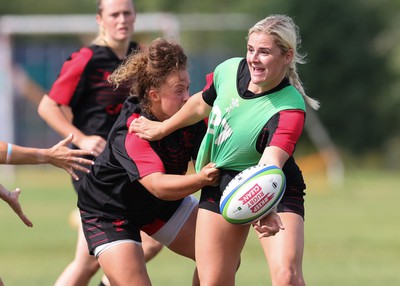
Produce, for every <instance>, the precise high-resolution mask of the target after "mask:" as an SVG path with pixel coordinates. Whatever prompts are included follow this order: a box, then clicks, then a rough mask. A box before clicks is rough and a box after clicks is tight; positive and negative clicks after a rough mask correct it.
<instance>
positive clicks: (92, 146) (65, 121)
mask: <svg viewBox="0 0 400 286" xmlns="http://www.w3.org/2000/svg"><path fill="white" fill-rule="evenodd" d="M38 113H39V115H40V116H41V117H42V118H43V120H44V121H46V123H47V124H48V125H49V126H50V127H51V128H52V129H53V130H54V131H56V132H57V133H58V134H60V135H61V136H62V137H67V136H68V134H71V133H72V134H74V137H73V140H72V143H73V144H74V145H76V146H78V147H79V148H80V149H82V150H88V151H91V152H93V155H94V156H97V155H99V154H100V153H101V152H103V150H104V147H105V145H106V140H104V138H102V137H101V136H97V135H91V136H87V135H85V134H84V133H83V132H81V131H80V130H79V129H78V128H76V127H75V126H74V125H73V124H72V113H71V111H70V110H69V109H68V107H66V106H61V105H60V104H58V103H57V102H56V101H54V100H53V99H52V98H50V97H49V96H48V95H47V94H45V95H44V96H43V98H42V101H41V102H40V104H39V107H38Z"/></svg>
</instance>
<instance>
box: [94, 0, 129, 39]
mask: <svg viewBox="0 0 400 286" xmlns="http://www.w3.org/2000/svg"><path fill="white" fill-rule="evenodd" d="M135 19H136V12H135V10H134V7H133V4H132V1H131V0H103V1H101V10H100V11H99V14H97V16H96V21H97V24H98V25H99V26H100V27H102V29H103V31H104V38H105V40H106V41H107V42H110V43H112V42H126V41H129V40H130V37H131V35H132V33H133V24H134V22H135Z"/></svg>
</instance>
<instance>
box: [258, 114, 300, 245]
mask: <svg viewBox="0 0 400 286" xmlns="http://www.w3.org/2000/svg"><path fill="white" fill-rule="evenodd" d="M304 119H305V114H304V112H303V111H302V110H283V111H281V112H279V114H276V115H275V116H274V117H273V118H272V119H271V120H270V121H269V122H268V124H267V129H268V130H269V138H268V142H267V147H265V149H264V152H263V154H262V156H261V159H260V161H259V164H273V165H275V166H278V167H279V168H283V166H284V165H285V163H286V161H287V159H289V157H290V156H292V155H293V152H294V148H295V146H296V143H297V141H298V139H299V138H300V135H301V133H302V130H303V127H304ZM253 226H254V229H255V230H256V231H257V233H258V237H259V238H262V237H268V236H271V235H275V234H276V233H278V232H279V231H280V230H282V229H284V226H283V224H282V221H281V219H280V217H279V215H278V214H277V213H276V210H275V211H273V212H271V213H270V214H269V215H268V216H266V217H264V218H263V219H261V220H260V222H258V223H256V224H253Z"/></svg>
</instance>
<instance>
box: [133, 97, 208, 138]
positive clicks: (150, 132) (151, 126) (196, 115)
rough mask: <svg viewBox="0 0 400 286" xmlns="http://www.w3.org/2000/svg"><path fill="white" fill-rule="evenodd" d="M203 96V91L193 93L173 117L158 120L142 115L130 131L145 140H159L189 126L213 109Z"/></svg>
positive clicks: (206, 115)
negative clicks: (151, 119)
mask: <svg viewBox="0 0 400 286" xmlns="http://www.w3.org/2000/svg"><path fill="white" fill-rule="evenodd" d="M211 108H212V107H211V106H209V105H208V104H207V103H206V102H205V101H204V100H203V97H202V92H198V93H196V94H194V95H192V96H191V97H190V98H189V100H188V101H187V102H186V103H185V105H184V106H183V107H182V108H181V109H180V110H179V111H178V112H177V113H175V114H174V115H173V116H172V117H171V118H169V119H167V120H165V121H162V122H158V121H150V120H148V119H146V118H144V117H140V118H138V119H135V120H133V121H132V123H131V125H130V127H129V132H130V133H136V135H137V136H138V137H140V138H142V139H145V140H150V141H154V140H159V139H161V138H163V137H165V136H167V135H168V134H171V133H172V132H174V131H175V130H177V129H180V128H182V127H185V126H189V125H192V124H195V123H197V122H199V121H200V120H202V119H204V118H206V117H208V115H209V114H210V111H211Z"/></svg>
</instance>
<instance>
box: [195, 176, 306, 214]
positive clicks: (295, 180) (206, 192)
mask: <svg viewBox="0 0 400 286" xmlns="http://www.w3.org/2000/svg"><path fill="white" fill-rule="evenodd" d="M238 173H239V172H238V171H230V170H221V183H220V185H219V186H217V187H211V186H207V187H204V188H203V189H202V191H201V196H200V203H199V208H202V209H207V210H209V211H212V212H215V213H221V212H220V209H219V203H220V200H221V195H222V192H223V191H224V189H225V187H226V186H227V185H228V183H229V182H230V181H231V180H232V179H233V178H234V177H235V176H236V175H237V174H238ZM305 189H306V185H305V184H304V180H303V176H302V175H301V172H298V173H297V174H296V175H295V176H293V177H292V176H287V177H286V190H285V193H284V195H283V197H282V199H281V201H280V202H279V204H278V207H277V211H278V213H279V212H291V213H296V214H298V215H300V216H301V217H302V218H303V219H304V196H305Z"/></svg>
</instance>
